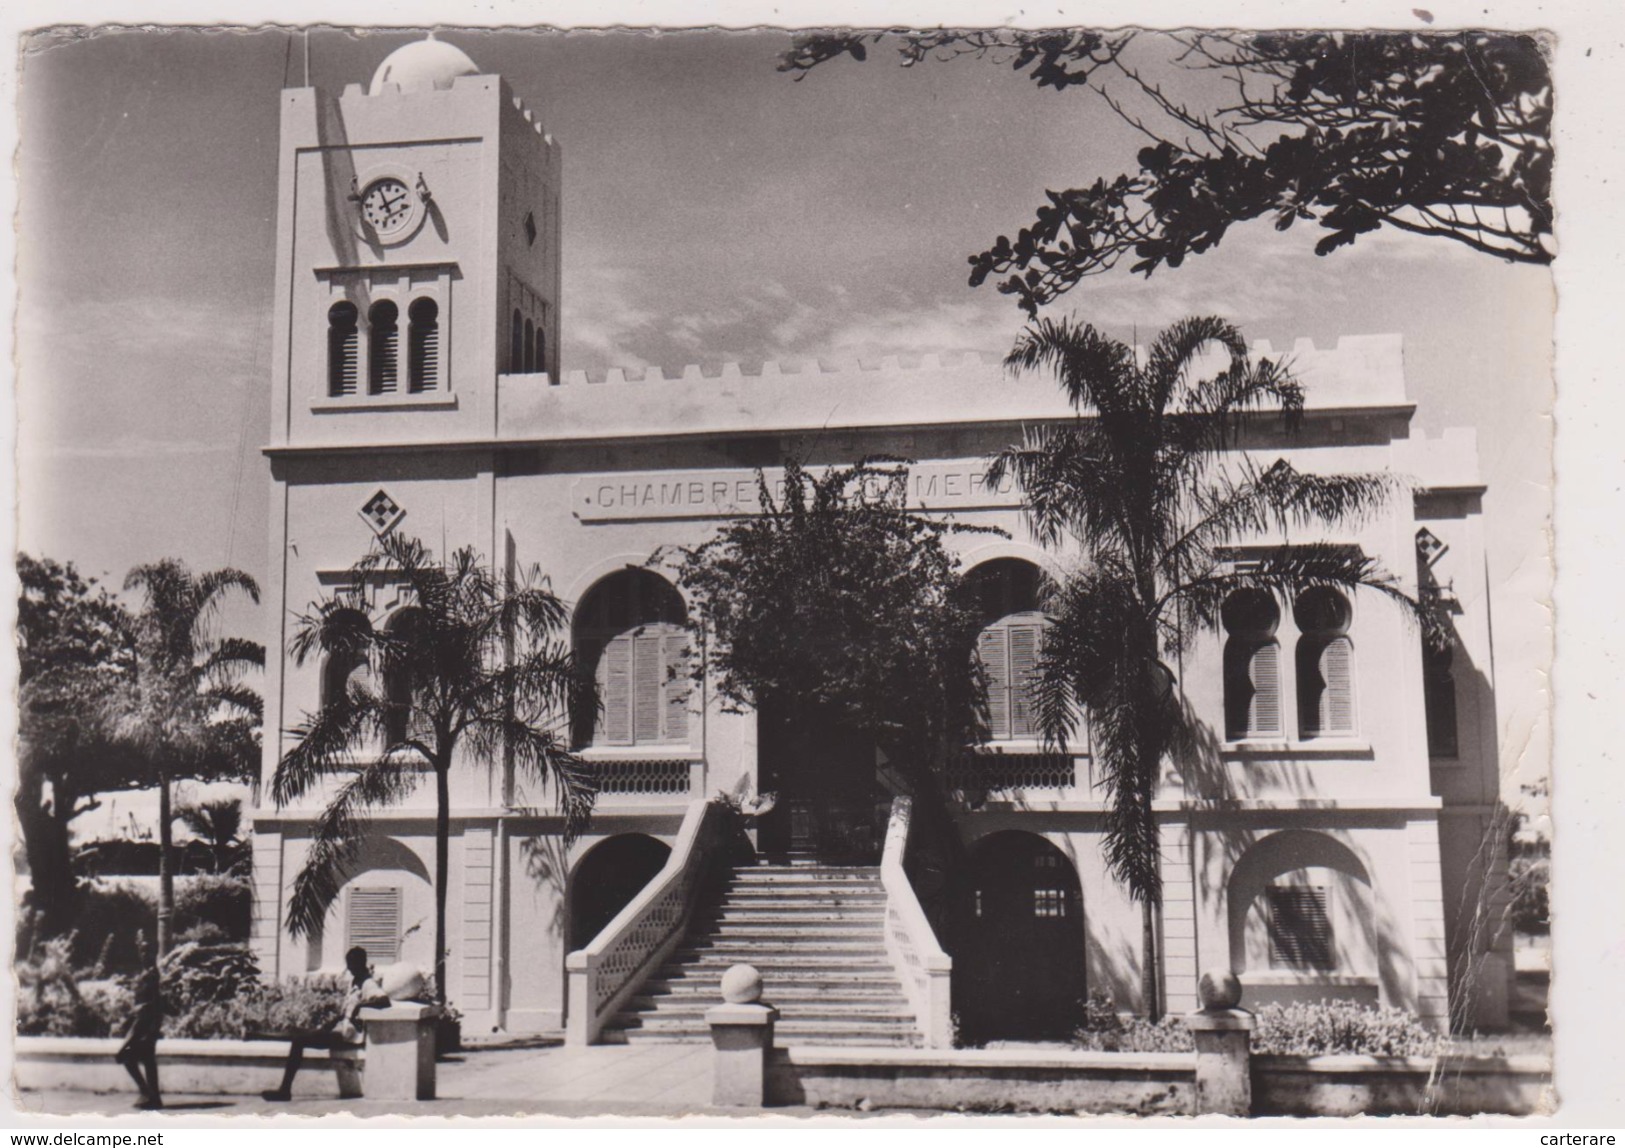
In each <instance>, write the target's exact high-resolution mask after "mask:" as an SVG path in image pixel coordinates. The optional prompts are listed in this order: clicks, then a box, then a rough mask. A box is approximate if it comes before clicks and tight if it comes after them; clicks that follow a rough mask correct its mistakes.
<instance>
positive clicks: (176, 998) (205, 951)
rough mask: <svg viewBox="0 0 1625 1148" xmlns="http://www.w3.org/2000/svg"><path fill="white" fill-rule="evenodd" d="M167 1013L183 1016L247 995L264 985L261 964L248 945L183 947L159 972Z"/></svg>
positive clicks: (176, 950)
mask: <svg viewBox="0 0 1625 1148" xmlns="http://www.w3.org/2000/svg"><path fill="white" fill-rule="evenodd" d="M159 975H160V977H161V979H162V981H163V986H164V1008H165V1011H166V1012H169V1013H171V1014H174V1015H177V1016H179V1015H181V1014H184V1013H188V1012H192V1011H193V1010H195V1009H197V1008H199V1007H201V1006H203V1005H208V1004H218V1003H220V1002H222V1001H228V1000H232V999H234V998H237V997H240V996H246V995H248V994H251V993H253V992H255V991H257V990H258V988H259V986H260V969H259V962H258V961H256V960H255V959H254V954H253V952H252V951H251V950H250V949H249V948H248V946H247V945H200V944H197V943H196V942H191V943H188V944H184V945H180V946H178V947H176V948H175V949H173V950H171V951H170V953H169V955H168V956H167V957H165V958H164V961H163V965H162V967H161V968H160V969H159Z"/></svg>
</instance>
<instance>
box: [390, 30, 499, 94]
mask: <svg viewBox="0 0 1625 1148" xmlns="http://www.w3.org/2000/svg"><path fill="white" fill-rule="evenodd" d="M479 74H480V69H479V68H478V67H477V66H476V65H475V63H474V61H473V60H470V59H469V58H468V53H466V52H464V51H463V50H462V49H461V48H458V47H455V46H453V45H451V44H447V43H446V42H445V41H443V40H436V39H435V38H434V33H433V32H430V33H429V37H428V39H426V40H416V41H414V42H413V43H410V44H407V45H405V46H404V47H400V48H396V49H395V50H394V51H393V52H391V53H390V54H389V55H387V56H385V57H384V62H383V63H382V64H379V65H378V70H377V71H376V72H374V73H373V74H372V84H371V86H370V87H368V89H367V94H368V95H369V96H376V95H378V93H380V92H382V91H383V90H384V85H385V84H398V85H400V89H401V91H403V92H411V91H431V90H433V89H436V88H439V89H445V88H449V87H451V82H452V81H453V80H455V79H456V78H457V77H458V76H477V75H479Z"/></svg>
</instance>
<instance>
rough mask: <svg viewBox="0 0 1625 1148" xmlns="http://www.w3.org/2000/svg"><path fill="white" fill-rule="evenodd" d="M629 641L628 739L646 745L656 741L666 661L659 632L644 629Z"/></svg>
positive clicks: (658, 731)
mask: <svg viewBox="0 0 1625 1148" xmlns="http://www.w3.org/2000/svg"><path fill="white" fill-rule="evenodd" d="M632 644H633V651H632V740H633V741H634V742H637V743H640V744H646V743H648V742H654V741H659V740H660V710H661V701H662V696H661V695H662V690H661V686H662V685H663V684H664V683H663V679H664V677H665V674H666V661H665V659H664V658H663V657H662V656H661V645H662V643H661V635H660V634H659V633H649V632H648V631H647V630H644V631H642V632H640V633H638V634H637V635H636V636H635V637H634V638H633V639H632Z"/></svg>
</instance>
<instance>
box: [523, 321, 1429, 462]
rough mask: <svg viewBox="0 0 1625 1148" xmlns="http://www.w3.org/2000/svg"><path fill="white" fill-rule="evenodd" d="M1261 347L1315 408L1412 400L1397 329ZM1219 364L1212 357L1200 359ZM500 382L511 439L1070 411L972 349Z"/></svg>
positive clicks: (1014, 418)
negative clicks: (1326, 342)
mask: <svg viewBox="0 0 1625 1148" xmlns="http://www.w3.org/2000/svg"><path fill="white" fill-rule="evenodd" d="M1252 352H1253V354H1254V355H1255V356H1261V357H1267V358H1272V359H1274V358H1281V359H1284V360H1286V362H1287V363H1288V364H1289V366H1290V367H1291V369H1292V370H1293V372H1294V373H1295V374H1296V376H1297V377H1298V378H1299V379H1300V380H1301V381H1302V382H1303V384H1304V387H1305V390H1306V392H1307V405H1308V407H1309V409H1310V410H1314V411H1337V410H1348V411H1350V412H1351V413H1354V412H1358V411H1363V410H1366V411H1376V410H1381V409H1393V408H1405V410H1406V411H1407V412H1408V410H1409V400H1408V398H1407V395H1406V392H1405V371H1404V352H1403V345H1402V341H1401V338H1400V336H1398V335H1345V336H1343V337H1342V338H1340V339H1339V340H1338V341H1337V344H1336V345H1335V346H1333V347H1329V348H1320V347H1317V346H1315V344H1314V343H1313V342H1312V341H1310V340H1308V339H1300V340H1298V341H1297V342H1296V343H1294V344H1293V346H1292V348H1291V350H1289V351H1286V352H1284V353H1283V352H1278V351H1276V350H1275V349H1274V348H1273V347H1272V346H1271V345H1270V343H1269V342H1267V341H1263V340H1260V341H1258V342H1256V343H1254V344H1253V346H1252ZM1221 365H1222V361H1221V359H1220V358H1219V357H1218V356H1214V357H1213V358H1212V359H1211V360H1206V359H1204V361H1202V362H1201V363H1199V364H1198V367H1197V369H1198V370H1199V371H1200V370H1205V369H1207V368H1209V367H1212V368H1218V367H1219V366H1221ZM497 393H498V399H497V406H498V437H499V438H504V439H527V438H536V437H545V438H618V437H624V436H638V435H655V434H658V435H672V434H699V433H705V434H718V433H721V434H727V433H746V432H753V431H771V430H800V429H809V428H844V429H864V428H880V427H898V426H915V427H921V426H954V425H965V424H976V423H988V422H1025V421H1037V420H1047V419H1057V418H1065V417H1067V416H1068V415H1070V414H1071V413H1072V412H1071V409H1070V407H1069V406H1068V405H1067V402H1066V399H1065V397H1064V396H1063V395H1062V394H1061V392H1060V390H1059V389H1058V388H1057V387H1056V385H1055V382H1054V380H1053V379H1052V378H1050V377H1049V376H1048V375H1046V374H1043V373H1028V374H1022V375H1016V374H1013V373H1012V372H1010V371H1008V370H1007V369H1006V368H1005V367H1004V366H1003V363H1002V361H1001V357H1000V356H998V355H993V354H983V353H979V352H975V351H970V352H964V353H956V354H949V355H937V354H928V355H924V356H921V357H920V358H919V359H918V360H914V361H905V360H904V359H901V358H899V357H897V356H887V357H885V358H882V359H879V360H878V361H875V360H868V361H865V360H860V359H842V360H825V359H803V360H791V361H779V360H769V361H767V362H764V363H761V364H759V365H747V364H740V363H725V364H723V365H721V366H720V367H719V368H717V369H714V370H707V369H704V368H702V367H700V366H698V365H694V364H690V365H689V366H686V367H684V368H682V369H681V371H679V372H678V373H676V374H670V373H668V372H666V371H665V370H663V369H661V368H660V367H647V368H645V369H643V370H641V371H638V370H627V369H622V368H611V369H610V370H609V371H607V372H605V373H603V374H599V375H589V374H588V373H587V372H585V371H569V372H566V373H565V374H564V376H563V377H562V379H560V381H559V382H558V383H556V384H555V383H553V382H552V381H551V380H550V379H549V378H548V376H546V375H542V374H532V375H500V376H498V379H497Z"/></svg>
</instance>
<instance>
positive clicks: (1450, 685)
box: [1422, 644, 1458, 757]
mask: <svg viewBox="0 0 1625 1148" xmlns="http://www.w3.org/2000/svg"><path fill="white" fill-rule="evenodd" d="M1454 661H1455V650H1453V649H1452V648H1450V647H1448V646H1447V647H1445V648H1444V649H1442V650H1435V649H1432V648H1431V647H1429V646H1428V645H1426V644H1424V645H1423V646H1422V704H1423V707H1424V708H1425V709H1426V711H1427V720H1428V756H1430V757H1455V756H1456V754H1457V752H1458V744H1457V741H1456V674H1455V671H1454V669H1453V668H1452V663H1454Z"/></svg>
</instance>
